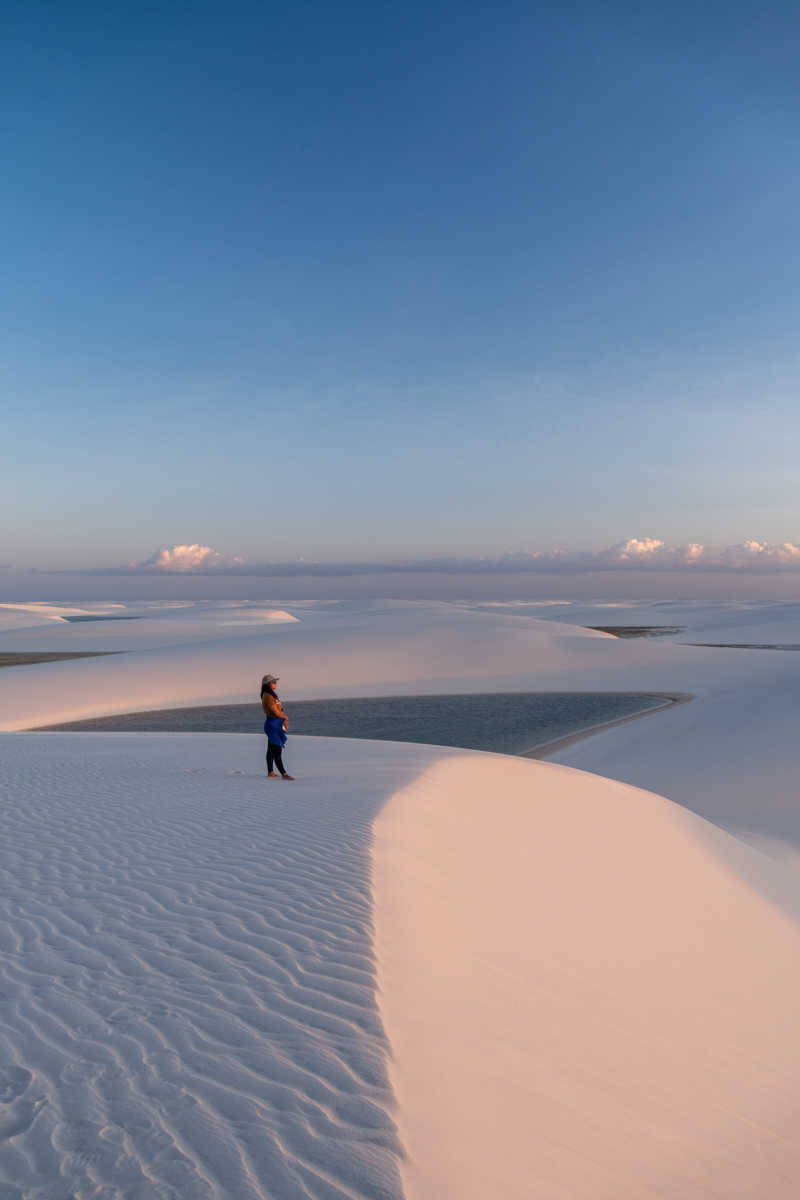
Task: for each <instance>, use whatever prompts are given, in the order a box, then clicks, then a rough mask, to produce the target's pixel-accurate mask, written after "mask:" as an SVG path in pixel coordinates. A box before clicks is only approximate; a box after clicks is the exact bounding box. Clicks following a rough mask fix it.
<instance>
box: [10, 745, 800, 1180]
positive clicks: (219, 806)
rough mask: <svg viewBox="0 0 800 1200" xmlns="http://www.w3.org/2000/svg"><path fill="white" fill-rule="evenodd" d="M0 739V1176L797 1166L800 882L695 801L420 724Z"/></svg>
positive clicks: (528, 1174)
mask: <svg viewBox="0 0 800 1200" xmlns="http://www.w3.org/2000/svg"><path fill="white" fill-rule="evenodd" d="M0 751H1V754H0V764H1V765H0V794H1V795H2V797H3V829H4V834H5V837H4V841H3V847H2V850H1V851H0V869H2V872H3V878H4V887H3V890H2V893H1V894H0V1056H1V1057H2V1063H3V1068H2V1072H0V1195H2V1196H3V1200H10V1198H11V1197H14V1198H15V1200H21V1198H25V1200H27V1198H28V1197H31V1198H35V1200H43V1198H44V1197H47V1198H48V1200H66V1198H67V1197H72V1196H74V1197H81V1196H101V1197H103V1200H111V1198H113V1200H128V1198H131V1197H137V1198H139V1200H162V1198H164V1197H168V1198H171V1200H178V1198H180V1200H183V1198H187V1200H188V1198H190V1197H191V1198H192V1200H194V1197H198V1198H201V1200H205V1198H207V1197H213V1198H214V1200H217V1198H222V1197H225V1198H226V1200H228V1198H231V1197H237V1200H238V1198H239V1197H243V1198H247V1197H254V1198H255V1197H258V1198H259V1200H266V1198H270V1200H276V1198H277V1200H283V1198H284V1197H287V1198H291V1197H307V1196H310V1197H324V1198H326V1200H328V1198H331V1197H348V1198H351V1200H352V1198H354V1197H371V1198H375V1200H377V1198H379V1197H380V1198H382V1200H385V1198H390V1197H392V1196H394V1197H400V1196H401V1195H405V1196H407V1197H409V1198H414V1197H424V1198H426V1200H427V1198H428V1197H436V1198H437V1200H438V1198H439V1197H458V1198H459V1200H461V1198H462V1197H464V1198H465V1200H468V1198H470V1197H473V1196H475V1197H477V1196H480V1197H485V1196H503V1197H517V1196H519V1197H526V1198H531V1200H539V1198H540V1197H542V1198H544V1197H548V1198H549V1197H562V1196H569V1197H575V1198H584V1197H585V1198H586V1200H597V1198H598V1197H600V1198H603V1197H608V1198H609V1200H610V1198H611V1197H614V1198H620V1200H624V1198H626V1197H630V1198H631V1200H633V1198H638V1197H650V1196H653V1197H673V1196H674V1197H676V1198H677V1197H681V1198H683V1197H686V1196H692V1197H706V1196H707V1197H712V1196H713V1197H717V1196H725V1197H732V1198H739V1197H741V1198H742V1200H744V1198H745V1197H752V1196H754V1195H756V1194H767V1195H769V1196H770V1197H772V1198H775V1200H789V1197H794V1195H796V1191H797V1185H798V1183H799V1182H800V1139H798V1136H797V1134H796V1112H797V1111H798V1104H800V1045H799V1044H798V1039H797V1038H796V1036H795V1021H796V1012H797V1009H798V1004H799V1003H800V953H799V952H800V929H798V926H797V924H796V923H795V922H794V921H792V920H791V919H790V918H789V916H787V915H786V912H787V911H788V909H789V908H790V907H791V906H792V905H793V904H795V905H796V911H797V912H798V913H800V894H798V878H797V876H796V875H795V874H794V873H793V872H790V871H788V870H786V869H784V868H782V867H780V866H779V865H777V864H775V863H773V862H772V861H771V860H769V859H767V858H766V857H764V856H762V855H760V854H758V853H756V852H755V851H753V850H751V849H750V848H748V847H744V846H742V845H741V844H740V843H738V842H736V841H735V840H734V839H732V838H730V837H729V836H728V835H726V834H724V833H722V832H720V831H719V830H716V829H715V828H714V827H713V826H710V825H709V824H708V823H707V822H704V821H702V820H700V819H699V818H696V817H693V816H692V815H691V814H688V813H685V812H684V811H683V810H681V809H679V808H678V807H677V806H676V805H673V804H671V803H670V802H668V801H666V800H662V799H660V798H659V797H655V796H652V795H648V794H646V793H642V792H638V791H635V790H634V789H631V788H628V787H626V786H624V785H619V784H614V783H612V782H610V781H606V780H601V779H598V778H594V777H591V776H587V775H584V774H581V773H578V772H574V771H570V770H567V769H565V768H560V767H553V766H550V765H547V764H540V763H535V762H530V761H524V760H515V759H508V758H503V757H501V756H496V755H485V754H473V753H470V752H461V751H444V750H440V749H437V748H435V747H416V746H414V747H412V746H406V745H399V744H393V743H385V742H381V743H378V742H372V743H370V742H358V741H337V740H334V739H317V738H305V739H304V738H297V739H293V740H292V742H291V753H292V760H291V761H292V765H293V766H294V767H295V768H296V771H297V774H298V775H299V776H300V778H299V779H298V781H297V782H296V783H295V784H284V783H281V782H279V781H276V782H274V783H269V782H267V781H266V780H265V779H264V778H263V774H262V772H263V763H262V759H261V751H262V745H261V741H260V739H258V738H251V737H248V736H247V735H192V734H185V735H150V734H127V735H124V734H100V735H86V734H72V735H70V734H46V735H13V734H11V735H9V734H6V735H2V737H1V738H0ZM373 831H374V866H373V861H372V857H371V856H372V851H373ZM770 890H771V891H772V893H774V894H776V895H777V894H778V893H780V898H781V901H782V908H781V909H779V908H777V907H775V906H774V905H772V904H770V903H769V902H768V901H767V900H766V899H765V898H764V896H765V895H766V894H767V893H769V892H770ZM376 919H377V941H376V940H375V938H374V936H373V924H374V921H375V920H376ZM376 946H377V951H378V955H377V959H376V953H375V949H376ZM378 984H379V985H380V992H378V990H377V987H378ZM393 1089H394V1091H393ZM759 1189H762V1190H759Z"/></svg>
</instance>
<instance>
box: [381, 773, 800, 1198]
mask: <svg viewBox="0 0 800 1200" xmlns="http://www.w3.org/2000/svg"><path fill="white" fill-rule="evenodd" d="M374 862H375V889H376V920H377V945H378V953H379V961H380V985H381V1005H382V1011H383V1016H384V1020H385V1023H386V1027H387V1032H388V1034H389V1038H390V1040H391V1043H392V1047H393V1053H394V1061H393V1068H392V1070H393V1082H394V1085H395V1089H396V1092H397V1097H398V1103H399V1114H398V1116H399V1125H400V1131H401V1135H402V1137H403V1140H404V1144H405V1147H406V1151H407V1153H408V1160H407V1162H406V1164H405V1168H404V1184H405V1189H406V1195H407V1196H408V1198H409V1200H442V1198H446V1197H453V1198H458V1200H472V1198H474V1200H486V1198H487V1197H502V1198H503V1200H513V1198H517V1197H519V1198H523V1197H524V1198H526V1200H532V1198H536V1200H539V1198H548V1200H550V1198H552V1200H556V1198H557V1200H567V1198H570V1200H572V1198H575V1200H577V1198H581V1200H583V1198H585V1200H604V1198H607V1200H624V1198H627V1197H630V1198H631V1200H633V1198H634V1197H635V1198H636V1200H642V1198H644V1197H659V1198H673V1197H674V1198H675V1200H699V1198H701V1197H724V1198H726V1200H732V1198H740V1197H741V1198H742V1200H744V1198H745V1197H747V1198H748V1200H750V1198H753V1197H756V1196H769V1197H770V1200H783V1198H786V1200H789V1197H792V1198H794V1197H795V1196H797V1194H798V1192H799V1191H800V1133H799V1132H798V1126H797V1114H798V1112H800V1037H798V1033H797V1013H798V1010H799V1009H800V929H798V927H797V926H796V925H795V924H794V923H793V922H792V920H790V919H789V917H787V916H786V915H784V912H783V911H780V910H779V909H778V908H775V907H772V906H771V905H770V903H768V902H767V901H766V900H765V899H764V898H762V895H760V894H759V893H758V892H757V891H756V890H754V888H753V887H751V886H750V885H748V883H746V882H745V881H744V878H743V876H744V877H747V878H750V879H751V880H753V881H754V882H755V883H756V884H759V885H760V884H764V885H765V886H766V887H768V888H773V889H779V890H781V889H782V898H783V899H784V900H785V901H786V902H787V903H788V904H790V905H791V903H793V902H795V901H798V900H800V885H798V881H797V876H796V875H795V874H793V873H792V872H789V871H788V870H787V869H786V868H784V867H782V866H780V865H778V864H775V863H773V862H771V861H770V860H768V859H767V858H765V857H764V856H762V855H760V854H759V853H758V852H756V851H754V850H752V849H751V848H749V847H746V846H744V845H743V844H741V843H739V842H737V841H736V840H735V839H734V838H732V837H730V836H729V835H728V834H726V833H724V832H722V831H721V830H719V829H717V828H716V827H714V826H712V825H710V824H708V823H707V822H705V821H703V820H702V819H701V818H698V817H696V816H694V815H693V814H691V813H688V812H686V811H685V810H683V809H681V808H679V807H678V806H676V805H674V804H672V803H671V802H669V801H667V800H664V799H662V798H661V797H658V796H654V795H652V794H649V793H647V792H642V791H639V790H636V789H634V788H631V787H628V786H626V785H623V784H619V783H616V782H613V781H610V780H606V779H601V778H598V777H593V776H589V775H586V774H584V773H582V772H576V771H572V770H569V769H567V768H564V767H559V766H553V765H543V764H538V763H531V762H524V761H518V760H513V759H502V758H500V757H495V756H492V755H464V754H460V753H458V752H456V753H454V754H453V755H452V756H450V757H449V758H447V759H444V760H442V761H440V762H437V763H435V764H434V765H432V766H431V767H429V769H428V770H427V771H426V772H425V773H424V774H423V775H422V776H420V777H419V779H418V780H417V781H415V782H414V783H413V784H411V785H410V786H409V787H408V788H407V789H405V790H404V791H402V792H400V793H398V794H396V795H395V796H394V797H393V798H392V800H391V801H390V802H389V804H388V806H387V807H386V808H385V809H384V810H383V812H382V813H381V814H380V816H379V817H378V819H377V822H376V827H375V845H374Z"/></svg>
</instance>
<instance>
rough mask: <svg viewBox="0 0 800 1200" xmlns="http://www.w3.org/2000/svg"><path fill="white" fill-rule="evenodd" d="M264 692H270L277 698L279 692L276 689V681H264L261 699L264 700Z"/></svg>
mask: <svg viewBox="0 0 800 1200" xmlns="http://www.w3.org/2000/svg"><path fill="white" fill-rule="evenodd" d="M264 692H269V694H270V696H275V697H276V698H277V695H278V693H277V692H276V691H275V684H274V683H262V685H261V699H262V700H263V699H264Z"/></svg>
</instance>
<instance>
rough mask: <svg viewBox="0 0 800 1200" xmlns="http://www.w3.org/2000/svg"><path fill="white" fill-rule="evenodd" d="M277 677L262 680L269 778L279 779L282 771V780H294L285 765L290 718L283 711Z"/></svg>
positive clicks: (262, 703)
mask: <svg viewBox="0 0 800 1200" xmlns="http://www.w3.org/2000/svg"><path fill="white" fill-rule="evenodd" d="M277 682H278V676H277V675H265V676H264V678H263V679H262V680H261V707H262V708H263V710H264V733H265V734H266V735H267V778H268V779H277V778H278V775H277V772H276V771H274V770H273V767H277V768H278V771H280V774H281V779H294V775H290V774H289V772H288V771H287V770H286V768H285V767H284V765H283V747H284V746H285V745H286V741H287V738H286V730H287V729H288V728H289V718H288V717H287V716H286V713H285V712H284V711H283V705H282V704H281V702H280V700H279V699H278V693H277V692H276V691H275V684H276V683H277Z"/></svg>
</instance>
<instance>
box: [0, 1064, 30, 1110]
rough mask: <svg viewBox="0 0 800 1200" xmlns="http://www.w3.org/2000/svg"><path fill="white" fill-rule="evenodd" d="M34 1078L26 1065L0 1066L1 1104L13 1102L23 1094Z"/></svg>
mask: <svg viewBox="0 0 800 1200" xmlns="http://www.w3.org/2000/svg"><path fill="white" fill-rule="evenodd" d="M32 1078H33V1077H32V1075H31V1073H30V1071H26V1070H25V1068H24V1067H0V1104H11V1102H12V1101H13V1100H16V1098H17V1096H21V1095H22V1093H23V1092H24V1091H25V1089H26V1087H27V1086H28V1084H29V1083H30V1081H31V1079H32Z"/></svg>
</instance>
